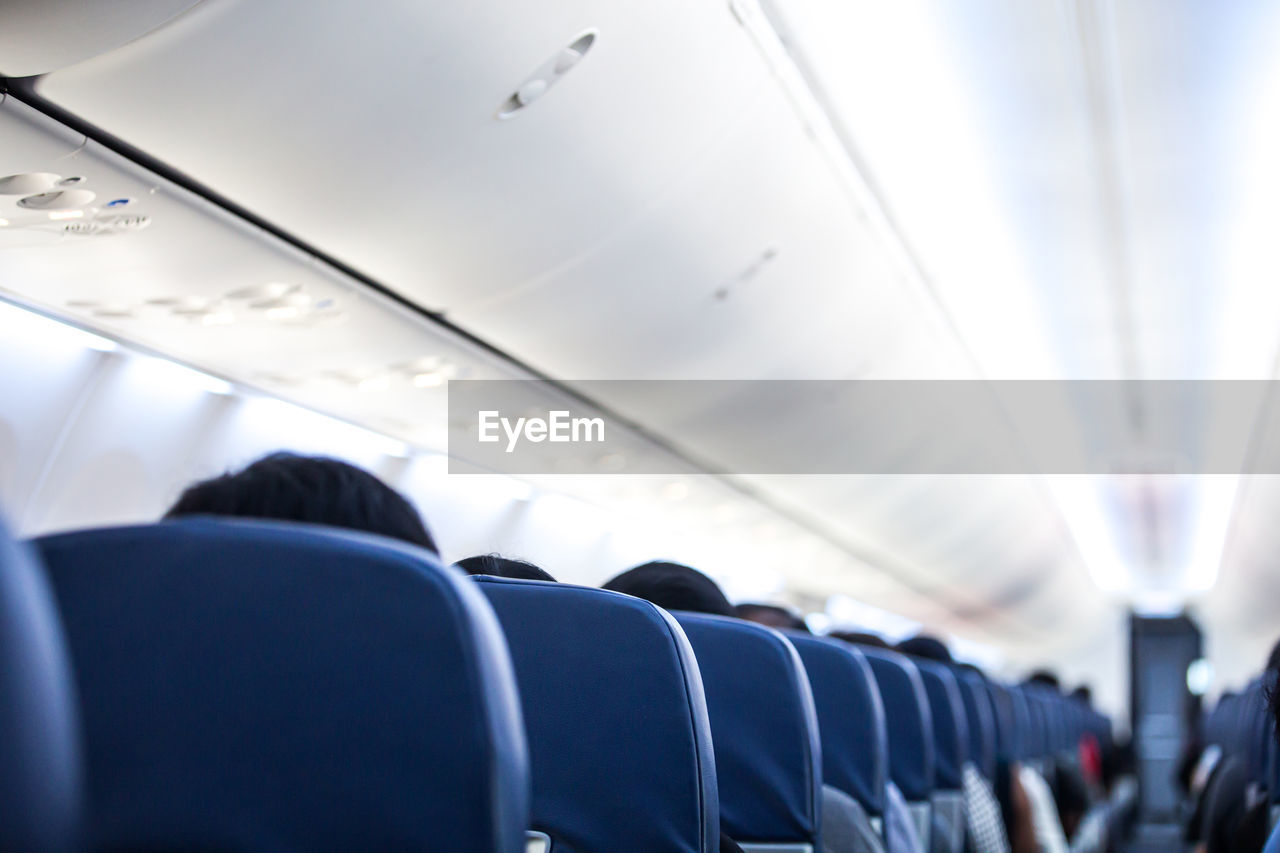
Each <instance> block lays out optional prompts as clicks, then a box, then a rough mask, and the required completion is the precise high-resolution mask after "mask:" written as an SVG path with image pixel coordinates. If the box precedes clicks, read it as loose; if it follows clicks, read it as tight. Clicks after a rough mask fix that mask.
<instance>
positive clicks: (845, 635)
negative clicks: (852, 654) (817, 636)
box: [827, 631, 892, 649]
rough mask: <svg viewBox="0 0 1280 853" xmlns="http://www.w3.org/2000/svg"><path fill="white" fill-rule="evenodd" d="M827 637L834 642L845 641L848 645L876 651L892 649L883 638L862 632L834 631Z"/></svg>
mask: <svg viewBox="0 0 1280 853" xmlns="http://www.w3.org/2000/svg"><path fill="white" fill-rule="evenodd" d="M827 636H828V637H831V638H832V639H833V640H844V641H845V642H846V643H853V644H854V645H856V646H871V647H872V648H874V649H888V648H892V647H891V646H890V645H889V644H888V643H886V642H885V641H884V638H883V637H878V636H876V635H875V634H867V633H864V632H862V631H832V632H830V633H829V634H827Z"/></svg>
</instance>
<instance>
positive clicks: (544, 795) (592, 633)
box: [475, 576, 720, 853]
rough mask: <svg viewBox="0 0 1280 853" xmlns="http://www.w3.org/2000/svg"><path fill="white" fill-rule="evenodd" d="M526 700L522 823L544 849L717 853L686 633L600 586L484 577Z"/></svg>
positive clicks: (707, 746) (707, 740)
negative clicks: (529, 804)
mask: <svg viewBox="0 0 1280 853" xmlns="http://www.w3.org/2000/svg"><path fill="white" fill-rule="evenodd" d="M475 582H476V583H477V585H478V586H479V588H480V590H481V591H483V593H484V594H485V596H486V597H488V599H489V602H490V603H491V604H492V605H493V609H494V611H495V612H497V614H498V619H499V620H500V621H501V623H502V627H503V630H504V631H505V632H506V635H507V641H508V643H509V645H510V648H511V657H512V660H513V662H514V664H515V669H516V678H517V681H518V682H519V684H520V694H521V699H522V700H523V703H524V717H525V725H526V727H527V729H528V735H529V755H530V766H531V772H532V776H533V809H532V826H533V828H534V829H535V830H537V831H539V832H541V833H543V834H544V835H545V836H546V837H547V839H548V840H549V841H550V843H551V850H552V853H605V851H607V853H668V851H670V853H715V851H717V850H718V845H719V839H720V833H719V827H718V821H719V808H718V805H717V795H716V762H715V758H714V755H713V752H712V745H711V728H710V725H709V722H708V717H707V703H706V700H705V699H704V697H703V691H702V682H701V680H700V678H699V674H698V669H699V667H698V661H696V660H695V659H694V656H693V652H692V650H691V649H690V648H689V643H688V642H687V641H686V639H685V636H684V633H683V632H682V631H681V629H680V626H679V625H677V624H676V622H675V620H674V619H673V618H672V617H671V616H670V615H669V614H667V613H666V611H664V610H662V609H661V608H659V607H656V606H655V605H653V604H650V603H649V602H647V601H643V600H641V599H638V598H632V597H631V596H628V595H622V594H620V593H616V592H608V591H606V590H601V589H590V588H585V587H577V586H571V585H568V584H552V583H545V582H541V581H527V580H515V579H509V578H497V577H487V576H481V577H477V578H475Z"/></svg>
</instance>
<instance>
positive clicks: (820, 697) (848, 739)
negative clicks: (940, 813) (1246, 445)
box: [787, 632, 889, 818]
mask: <svg viewBox="0 0 1280 853" xmlns="http://www.w3.org/2000/svg"><path fill="white" fill-rule="evenodd" d="M787 639H789V640H790V641H791V644H792V645H793V646H795V648H796V652H798V653H799V655H800V660H801V662H803V663H804V668H805V671H806V672H807V673H808V674H809V685H810V687H812V689H813V704H814V706H815V708H816V709H817V714H818V731H819V734H820V736H821V741H822V781H823V783H824V784H826V785H831V786H832V787H834V788H836V789H838V790H840V791H843V792H845V793H846V794H848V795H849V796H851V797H853V798H854V799H855V800H857V801H858V802H859V803H860V804H861V805H862V807H863V808H864V809H865V810H866V812H867V814H868V815H870V816H871V817H873V818H878V817H880V816H882V815H883V814H884V783H885V777H886V774H887V773H888V764H889V747H888V733H887V731H886V728H885V718H884V704H883V703H882V702H881V700H880V689H879V688H878V687H876V681H875V676H874V675H873V674H872V673H871V665H870V664H868V663H867V659H866V657H865V656H864V655H863V654H862V652H861V651H859V650H858V649H857V648H856V647H855V646H852V645H849V644H848V643H842V642H840V641H839V640H828V639H826V638H823V637H815V636H812V635H809V634H800V633H793V632H788V633H787Z"/></svg>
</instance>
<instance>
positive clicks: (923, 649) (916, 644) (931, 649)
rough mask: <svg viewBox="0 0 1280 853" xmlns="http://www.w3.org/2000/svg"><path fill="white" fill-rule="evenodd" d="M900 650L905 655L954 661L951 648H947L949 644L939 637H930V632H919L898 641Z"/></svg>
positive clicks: (946, 661)
mask: <svg viewBox="0 0 1280 853" xmlns="http://www.w3.org/2000/svg"><path fill="white" fill-rule="evenodd" d="M898 651H900V652H902V653H903V654H904V655H910V656H911V657H916V658H925V659H926V660H936V661H941V662H943V663H951V661H952V658H951V650H950V649H948V648H947V644H946V643H944V642H942V641H941V640H939V639H938V638H937V637H930V636H929V635H928V634H917V635H916V636H914V637H912V638H911V639H909V640H903V641H902V642H901V643H898Z"/></svg>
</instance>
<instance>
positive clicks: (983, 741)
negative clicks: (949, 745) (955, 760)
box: [956, 669, 996, 782]
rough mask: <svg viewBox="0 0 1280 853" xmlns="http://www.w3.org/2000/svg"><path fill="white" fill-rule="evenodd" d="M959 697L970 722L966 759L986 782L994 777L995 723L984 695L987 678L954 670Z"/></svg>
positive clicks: (978, 674)
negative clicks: (958, 686) (957, 681)
mask: <svg viewBox="0 0 1280 853" xmlns="http://www.w3.org/2000/svg"><path fill="white" fill-rule="evenodd" d="M956 677H957V679H958V680H959V684H960V696H961V698H962V699H963V700H964V711H965V718H966V719H967V720H968V723H969V758H970V760H971V761H972V762H973V763H974V765H975V766H976V767H977V769H978V772H979V773H981V774H982V775H983V776H985V777H986V779H987V781H988V782H993V781H995V778H996V722H995V717H994V715H993V712H992V710H991V699H990V697H989V696H988V694H987V684H986V678H985V677H984V676H983V675H982V674H981V673H978V672H974V671H973V670H966V669H957V671H956Z"/></svg>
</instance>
